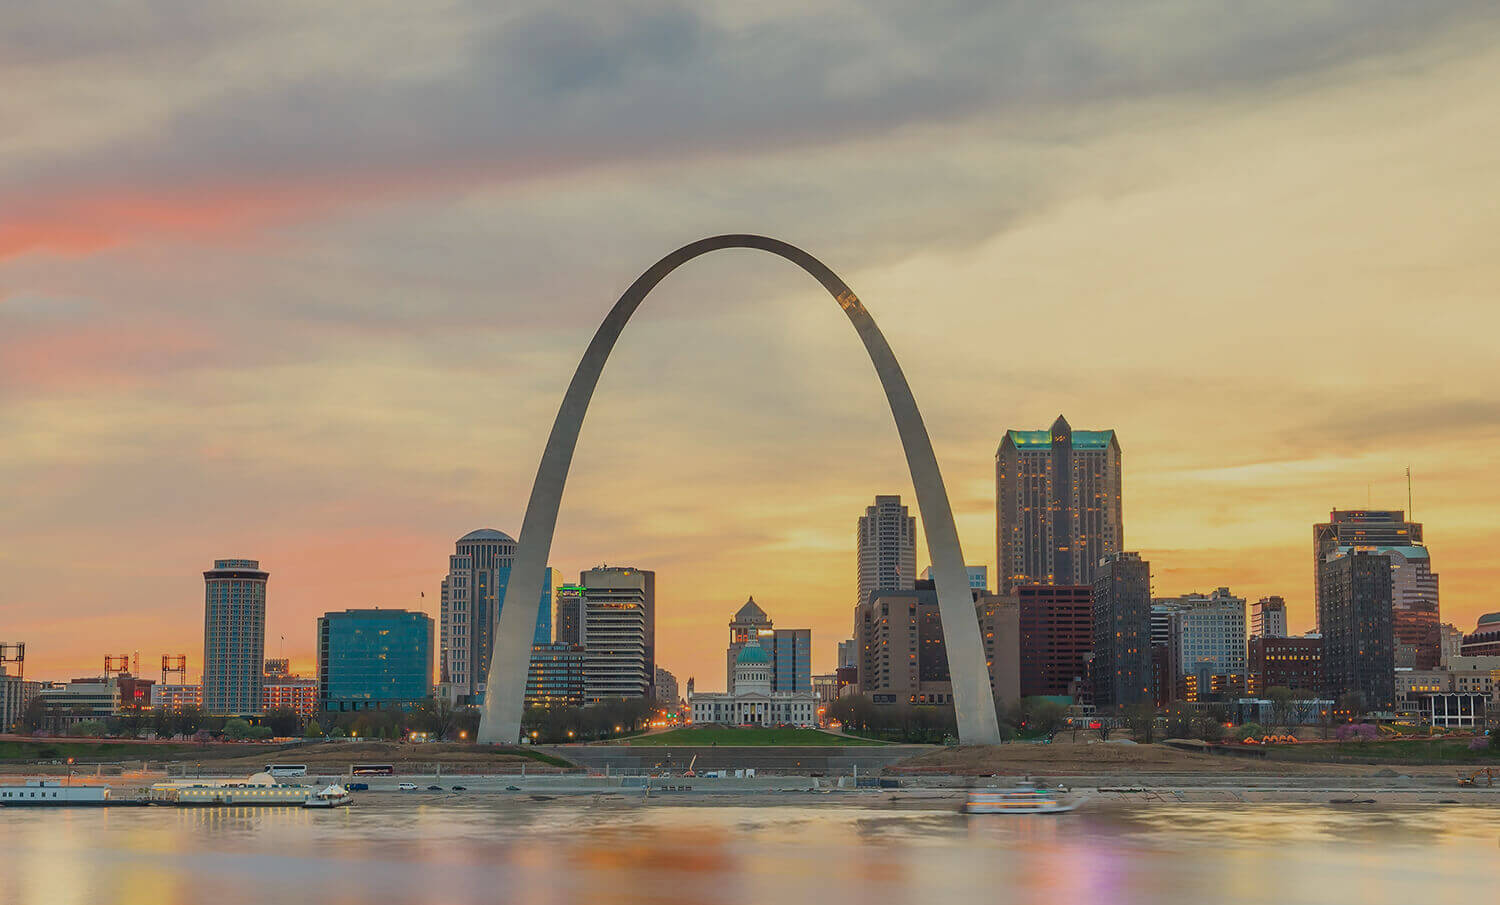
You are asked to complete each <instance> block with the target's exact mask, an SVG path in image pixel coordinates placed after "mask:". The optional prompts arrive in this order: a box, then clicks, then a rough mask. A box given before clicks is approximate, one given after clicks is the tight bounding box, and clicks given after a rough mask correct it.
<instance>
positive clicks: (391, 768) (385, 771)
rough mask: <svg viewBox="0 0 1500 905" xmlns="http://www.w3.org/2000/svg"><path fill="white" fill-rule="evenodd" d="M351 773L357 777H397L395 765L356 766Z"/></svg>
mask: <svg viewBox="0 0 1500 905" xmlns="http://www.w3.org/2000/svg"><path fill="white" fill-rule="evenodd" d="M349 772H350V773H352V774H353V775H355V776H395V775H396V765H395V764H354V765H353V766H351V767H350V768H349Z"/></svg>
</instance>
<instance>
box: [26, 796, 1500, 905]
mask: <svg viewBox="0 0 1500 905" xmlns="http://www.w3.org/2000/svg"><path fill="white" fill-rule="evenodd" d="M1497 837H1500V830H1497V829H1496V824H1495V822H1494V821H1493V819H1492V817H1491V816H1490V815H1489V814H1488V813H1487V812H1486V811H1485V810H1484V809H1480V808H1469V807H1440V808H1433V809H1430V810H1400V811H1366V810H1362V809H1357V808H1349V809H1338V808H1329V807H1308V806H1272V805H1255V806H1241V807H1224V806H1201V805H1200V806H1191V805H1169V806H1158V807H1152V808H1142V809H1138V810H1127V809H1115V810H1110V809H1093V810H1084V811H1079V812H1076V813H1073V814H1068V815H1062V816H1054V817H992V818H964V817H961V816H958V815H957V814H953V813H947V812H937V811H883V810H878V809H873V808H865V807H846V806H833V805H824V804H819V805H818V806H814V807H795V806H779V807H677V806H670V805H648V806H642V805H640V804H639V803H637V802H633V801H626V800H621V799H612V800H611V799H585V800H569V799H559V800H557V801H551V802H522V801H515V800H506V799H500V798H487V797H484V796H472V797H469V798H465V799H452V800H449V801H446V802H443V803H441V804H438V803H423V804H416V805H413V804H411V803H410V802H409V801H407V800H400V799H394V798H387V799H386V800H383V801H382V800H379V799H378V798H376V797H367V798H365V799H363V800H362V801H361V803H360V804H359V805H358V806H356V807H355V808H352V809H348V810H341V811H335V812H331V813H330V812H311V811H305V810H301V809H294V808H276V809H257V810H241V809H228V808H204V809H192V810H171V809H165V808H146V809H118V810H110V811H103V812H98V811H93V812H91V811H85V810H58V811H51V812H45V811H15V810H11V811H3V810H0V851H3V852H4V853H5V857H4V863H5V865H6V869H5V870H4V871H3V873H0V901H4V902H12V901H15V902H45V903H49V905H72V903H91V905H92V903H95V902H99V901H111V902H125V903H150V905H179V903H180V905H189V903H191V905H196V903H199V902H206V901H213V902H217V903H223V905H237V903H257V905H259V903H264V902H268V901H272V902H274V901H319V902H326V903H343V902H349V903H355V902H358V903H364V905H370V903H395V902H402V903H406V902H415V903H425V902H433V903H438V902H442V903H455V902H456V903H464V902H495V901H524V902H527V903H528V905H529V903H538V905H549V903H564V902H590V903H604V902H622V903H633V902H641V903H646V902H652V903H663V905H675V903H683V905H687V903H692V905H700V903H726V905H739V903H756V905H765V903H771V905H790V903H794V902H817V903H820V905H821V903H829V905H831V903H833V902H842V901H850V900H854V901H859V900H867V901H870V902H878V903H885V902H923V903H930V902H941V901H953V902H1043V901H1045V902H1048V903H1053V905H1055V903H1060V902H1111V903H1113V902H1124V903H1130V902H1153V903H1155V902H1194V903H1196V902H1201V901H1205V900H1212V901H1215V902H1221V903H1242V902H1243V903H1250V902H1255V903H1260V902H1267V901H1275V902H1277V903H1285V905H1295V903H1302V902H1307V903H1317V905H1326V903H1327V902H1330V901H1354V900H1358V901H1361V902H1368V903H1381V902H1402V903H1408V905H1409V903H1412V902H1433V901H1437V902H1446V901H1460V900H1463V899H1466V898H1468V899H1475V900H1480V899H1488V898H1489V896H1490V894H1491V890H1492V888H1493V884H1494V882H1495V881H1496V880H1500V862H1497V859H1496V850H1497Z"/></svg>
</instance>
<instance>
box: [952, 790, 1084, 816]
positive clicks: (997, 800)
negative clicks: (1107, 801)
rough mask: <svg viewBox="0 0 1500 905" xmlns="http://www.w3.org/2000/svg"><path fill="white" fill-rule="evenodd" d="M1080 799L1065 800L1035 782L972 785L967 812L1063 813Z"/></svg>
mask: <svg viewBox="0 0 1500 905" xmlns="http://www.w3.org/2000/svg"><path fill="white" fill-rule="evenodd" d="M1078 805H1079V802H1077V801H1072V802H1065V801H1063V800H1062V798H1061V796H1060V795H1058V794H1056V793H1053V792H1048V791H1046V790H1045V789H1038V788H1036V787H1035V786H1017V787H1016V788H1013V789H972V790H970V791H969V798H968V800H967V801H965V802H964V813H965V814H1063V813H1066V812H1068V811H1071V810H1073V809H1074V808H1076V807H1078Z"/></svg>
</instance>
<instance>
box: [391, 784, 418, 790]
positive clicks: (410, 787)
mask: <svg viewBox="0 0 1500 905" xmlns="http://www.w3.org/2000/svg"><path fill="white" fill-rule="evenodd" d="M396 788H398V789H400V790H401V791H403V792H415V791H416V790H417V784H416V783H414V782H398V783H396Z"/></svg>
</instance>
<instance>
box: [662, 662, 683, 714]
mask: <svg viewBox="0 0 1500 905" xmlns="http://www.w3.org/2000/svg"><path fill="white" fill-rule="evenodd" d="M656 702H657V703H658V704H662V705H664V706H666V707H669V708H672V709H674V710H675V709H676V708H677V705H678V704H679V703H681V702H682V693H681V692H680V691H679V690H678V686H677V677H676V676H674V675H672V671H671V670H669V669H663V668H662V667H660V666H658V667H656Z"/></svg>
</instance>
